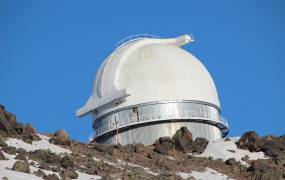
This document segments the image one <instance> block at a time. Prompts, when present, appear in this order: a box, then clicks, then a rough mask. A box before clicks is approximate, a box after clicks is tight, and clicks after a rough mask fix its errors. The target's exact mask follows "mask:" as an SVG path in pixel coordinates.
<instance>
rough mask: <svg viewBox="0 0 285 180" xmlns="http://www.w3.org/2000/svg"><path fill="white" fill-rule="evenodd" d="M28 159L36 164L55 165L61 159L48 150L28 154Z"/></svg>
mask: <svg viewBox="0 0 285 180" xmlns="http://www.w3.org/2000/svg"><path fill="white" fill-rule="evenodd" d="M29 159H31V160H34V161H38V162H45V163H48V164H52V165H56V164H59V162H60V159H61V158H60V156H59V155H57V154H55V153H53V152H51V151H50V150H42V149H38V150H35V151H32V152H29Z"/></svg>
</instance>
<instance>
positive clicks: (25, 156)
mask: <svg viewBox="0 0 285 180" xmlns="http://www.w3.org/2000/svg"><path fill="white" fill-rule="evenodd" d="M15 159H18V160H23V161H26V160H27V153H19V154H18V155H17V156H16V157H15Z"/></svg>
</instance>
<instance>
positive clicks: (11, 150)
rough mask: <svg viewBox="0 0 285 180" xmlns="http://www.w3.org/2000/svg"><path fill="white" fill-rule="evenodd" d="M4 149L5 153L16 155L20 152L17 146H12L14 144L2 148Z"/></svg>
mask: <svg viewBox="0 0 285 180" xmlns="http://www.w3.org/2000/svg"><path fill="white" fill-rule="evenodd" d="M2 150H3V151H4V152H5V153H8V154H12V155H16V154H17V152H18V150H17V148H15V147H12V146H8V147H4V148H2Z"/></svg>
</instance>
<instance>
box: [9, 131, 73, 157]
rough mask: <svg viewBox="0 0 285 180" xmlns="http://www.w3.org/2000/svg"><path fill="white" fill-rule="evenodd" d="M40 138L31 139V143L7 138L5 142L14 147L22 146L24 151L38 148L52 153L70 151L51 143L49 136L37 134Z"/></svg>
mask: <svg viewBox="0 0 285 180" xmlns="http://www.w3.org/2000/svg"><path fill="white" fill-rule="evenodd" d="M38 135H39V137H40V138H41V140H40V141H33V143H32V144H29V143H26V142H24V141H22V140H20V139H15V138H8V139H7V140H6V143H7V144H8V146H12V147H16V148H24V149H25V150H26V151H34V150H38V149H44V150H48V149H49V150H50V151H51V152H53V153H56V154H60V153H71V152H70V150H68V149H65V148H62V147H60V146H57V145H54V144H51V143H50V142H49V137H47V136H43V135H40V134H38Z"/></svg>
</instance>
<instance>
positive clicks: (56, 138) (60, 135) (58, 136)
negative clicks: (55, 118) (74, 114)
mask: <svg viewBox="0 0 285 180" xmlns="http://www.w3.org/2000/svg"><path fill="white" fill-rule="evenodd" d="M50 142H51V143H53V144H59V145H67V146H68V145H70V140H69V137H68V133H67V132H66V131H65V130H64V129H60V130H57V131H56V132H55V133H54V134H53V136H52V138H50Z"/></svg>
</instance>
